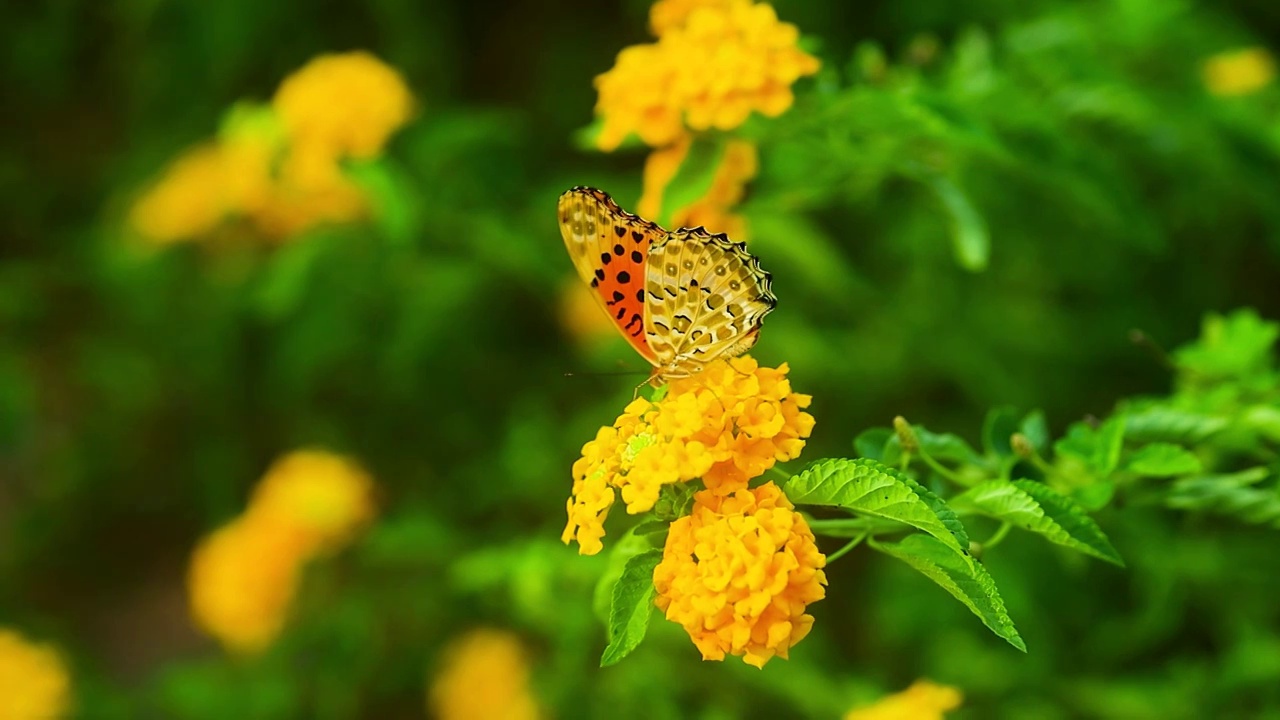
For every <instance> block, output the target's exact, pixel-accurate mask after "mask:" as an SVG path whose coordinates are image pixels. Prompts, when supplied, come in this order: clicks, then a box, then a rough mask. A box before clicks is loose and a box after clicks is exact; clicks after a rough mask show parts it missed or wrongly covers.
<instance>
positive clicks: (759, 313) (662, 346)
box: [645, 228, 778, 364]
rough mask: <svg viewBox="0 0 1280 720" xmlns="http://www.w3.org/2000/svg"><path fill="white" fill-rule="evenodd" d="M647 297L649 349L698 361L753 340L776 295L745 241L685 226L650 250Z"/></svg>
mask: <svg viewBox="0 0 1280 720" xmlns="http://www.w3.org/2000/svg"><path fill="white" fill-rule="evenodd" d="M645 302H646V304H647V305H648V312H649V331H648V335H649V338H648V344H649V347H650V348H652V350H653V352H654V354H655V355H656V356H658V357H660V358H672V359H674V360H675V361H676V362H677V364H679V363H684V362H687V363H691V364H703V363H707V362H710V361H712V360H714V359H716V358H717V357H720V356H722V355H725V356H729V357H732V356H735V355H740V354H742V353H743V352H745V351H746V350H747V349H748V348H750V347H751V345H752V344H753V343H754V342H755V338H756V332H757V331H758V330H759V328H760V323H761V322H762V320H763V319H764V316H765V315H767V314H768V313H769V311H771V310H773V308H774V306H776V305H777V302H778V301H777V298H775V297H774V296H773V292H772V290H771V289H770V278H769V274H768V273H766V272H764V271H763V270H761V269H760V261H759V260H757V259H756V258H755V257H754V256H753V255H751V254H750V253H748V252H747V250H746V246H745V245H744V244H742V243H734V242H731V241H730V240H729V238H728V237H727V236H725V235H722V234H715V235H713V234H711V233H708V232H707V231H706V230H704V229H703V228H693V229H688V228H682V229H680V230H676V231H674V232H672V233H670V235H669V236H668V237H667V238H666V239H665V240H663V241H662V242H661V243H657V244H655V246H654V247H653V249H652V250H651V251H650V252H649V263H648V268H647V271H646V280H645Z"/></svg>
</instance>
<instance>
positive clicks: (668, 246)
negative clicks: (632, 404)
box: [558, 186, 778, 384]
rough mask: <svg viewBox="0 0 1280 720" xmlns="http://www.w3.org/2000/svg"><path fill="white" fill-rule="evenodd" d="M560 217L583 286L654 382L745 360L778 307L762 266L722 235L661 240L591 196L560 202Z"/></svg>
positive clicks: (695, 231) (694, 233)
mask: <svg viewBox="0 0 1280 720" xmlns="http://www.w3.org/2000/svg"><path fill="white" fill-rule="evenodd" d="M558 210H559V218H560V234H561V235H562V236H563V237H564V244H565V247H566V248H568V250H569V256H570V257H571V258H573V264H574V267H576V268H577V270H578V276H579V277H581V278H582V280H583V282H586V283H588V284H590V285H591V289H592V295H593V296H594V297H595V298H596V300H597V301H598V302H599V304H600V307H602V308H603V309H604V311H605V312H606V313H608V314H609V317H610V318H612V319H613V321H614V325H615V326H616V327H617V328H618V330H619V331H620V332H621V333H622V335H623V336H624V337H626V339H627V341H628V342H630V343H631V346H632V347H633V348H635V349H636V352H638V353H640V355H641V357H643V358H644V359H645V360H648V361H649V363H650V364H651V365H653V373H652V374H651V375H650V378H649V379H650V382H653V383H656V384H661V382H664V381H665V380H666V379H668V378H679V377H688V376H690V375H693V374H695V373H697V372H699V371H700V370H702V368H703V366H705V365H706V364H707V363H710V362H711V361H713V360H715V359H717V358H721V357H726V358H729V357H736V356H738V355H741V354H742V353H744V352H746V351H747V350H748V349H750V348H751V346H752V345H755V343H756V340H757V338H758V337H759V335H760V325H761V322H762V321H763V320H764V316H765V315H768V314H769V312H770V311H771V310H773V308H774V307H775V306H777V304H778V299H777V298H776V297H774V295H773V292H772V291H771V289H770V276H769V273H767V272H765V271H763V270H761V269H760V261H759V260H758V259H756V257H755V256H753V255H751V254H750V253H748V252H747V250H746V245H745V244H743V243H740V242H739V243H735V242H732V241H730V240H729V238H728V236H726V235H724V234H713V233H709V232H707V231H706V229H704V228H701V227H696V228H680V229H679V230H674V231H667V230H664V229H662V228H661V227H660V226H658V225H657V224H656V223H653V222H650V221H648V220H645V219H644V218H641V217H638V216H636V215H633V214H631V213H629V212H627V211H625V210H623V209H622V208H620V207H618V204H617V203H616V202H614V201H613V198H611V197H609V195H608V194H607V193H605V192H603V191H600V190H596V189H595V188H589V187H582V186H579V187H575V188H573V189H572V190H569V191H568V192H566V193H564V194H563V195H561V196H560V203H559V208H558Z"/></svg>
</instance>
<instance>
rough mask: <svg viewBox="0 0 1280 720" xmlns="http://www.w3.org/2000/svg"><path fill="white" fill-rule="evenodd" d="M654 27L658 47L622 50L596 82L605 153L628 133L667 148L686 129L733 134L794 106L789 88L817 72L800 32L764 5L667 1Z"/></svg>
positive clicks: (656, 9)
mask: <svg viewBox="0 0 1280 720" xmlns="http://www.w3.org/2000/svg"><path fill="white" fill-rule="evenodd" d="M651 22H652V24H653V27H654V30H655V32H657V33H658V41H657V42H656V43H650V44H647V45H633V46H631V47H628V48H625V49H623V50H622V52H620V53H619V54H618V59H617V63H616V64H615V65H614V67H613V68H612V69H611V70H609V71H608V72H606V73H604V74H602V75H600V76H599V77H597V78H596V88H597V90H598V91H599V99H598V101H597V103H596V112H597V113H598V114H599V115H600V116H601V118H602V119H603V121H604V124H603V127H602V129H601V132H600V135H599V137H598V138H597V144H598V146H599V147H600V149H602V150H605V151H609V150H613V149H615V148H617V147H618V145H619V144H621V143H622V141H623V139H625V138H626V137H627V136H628V135H630V134H631V133H635V134H637V135H638V136H639V137H640V139H641V140H643V141H644V142H645V143H647V144H648V145H651V146H653V147H662V146H665V145H669V144H671V143H674V142H676V141H678V140H679V139H680V138H681V136H683V135H684V134H685V133H686V132H687V130H686V128H688V129H692V130H709V129H712V128H715V129H718V130H731V129H733V128H736V127H738V126H739V125H741V124H742V123H743V122H745V121H746V119H747V117H748V116H749V115H750V114H751V113H752V112H753V111H754V112H760V113H762V114H764V115H767V116H769V117H776V116H777V115H780V114H781V113H782V112H784V111H785V110H786V109H787V108H789V107H791V104H792V102H793V97H792V94H791V85H792V84H793V83H795V81H796V80H798V79H799V78H801V77H803V76H805V75H812V74H813V73H815V72H817V71H818V60H817V59H816V58H814V57H813V56H811V55H809V54H807V53H805V52H804V51H803V50H800V49H799V47H797V41H798V40H799V37H800V35H799V32H798V31H797V30H796V27H795V26H794V25H791V24H789V23H784V22H780V21H779V20H778V16H777V14H776V13H775V12H774V9H773V6H771V5H768V4H767V3H753V2H748V1H746V0H736V1H729V2H723V1H722V2H689V1H688V0H685V1H684V2H678V3H671V2H663V3H659V4H658V5H657V6H655V7H654V13H653V15H652V18H651Z"/></svg>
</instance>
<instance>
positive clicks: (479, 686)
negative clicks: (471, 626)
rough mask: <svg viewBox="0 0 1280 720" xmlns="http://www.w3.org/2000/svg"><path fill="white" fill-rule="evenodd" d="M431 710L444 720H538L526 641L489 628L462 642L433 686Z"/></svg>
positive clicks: (446, 658)
mask: <svg viewBox="0 0 1280 720" xmlns="http://www.w3.org/2000/svg"><path fill="white" fill-rule="evenodd" d="M427 706H428V712H430V713H431V714H432V716H433V717H436V718H439V720H536V719H537V718H538V717H539V716H540V713H539V712H538V703H537V700H536V699H535V698H534V696H533V693H532V692H531V690H530V687H529V662H528V658H527V657H526V655H525V649H524V645H523V644H521V642H520V639H519V638H518V637H516V636H515V635H513V634H511V633H509V632H506V631H503V630H494V629H487V628H486V629H479V630H473V631H471V632H469V633H467V634H466V635H464V636H462V637H461V638H459V639H458V640H456V641H455V642H454V644H453V645H452V647H450V648H449V649H448V650H447V651H446V653H445V656H444V659H443V662H442V664H441V668H440V671H439V672H438V673H437V674H436V677H435V680H434V681H433V682H432V683H431V687H430V690H429V691H428V694H427Z"/></svg>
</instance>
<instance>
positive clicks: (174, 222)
mask: <svg viewBox="0 0 1280 720" xmlns="http://www.w3.org/2000/svg"><path fill="white" fill-rule="evenodd" d="M412 106H413V98H412V96H411V95H410V93H409V89H408V87H407V86H406V85H405V83H404V80H403V79H402V78H401V77H400V75H399V73H397V72H396V71H395V70H394V69H393V68H391V67H390V66H388V65H386V64H384V63H382V62H381V61H380V60H378V59H377V58H375V57H374V56H372V55H370V54H369V53H365V52H352V53H346V54H342V55H323V56H320V57H318V58H316V59H315V60H312V61H311V62H310V63H308V64H307V65H306V66H305V67H303V68H302V69H301V70H299V71H297V72H296V73H294V74H293V75H290V76H289V77H288V78H286V79H285V81H284V82H283V83H281V85H280V88H279V90H278V91H277V92H276V95H275V98H274V100H273V101H272V105H271V107H262V106H254V105H244V104H242V105H239V106H237V107H236V108H235V109H234V110H233V111H232V115H231V119H232V120H233V121H234V120H241V122H233V123H231V127H230V128H229V130H228V131H226V132H224V133H223V135H222V136H221V137H219V138H218V140H217V141H216V142H212V143H208V144H205V145H201V146H198V147H196V148H194V149H192V150H190V151H188V153H186V154H185V155H183V156H182V157H180V158H179V159H178V160H177V161H175V162H174V163H173V165H171V166H170V168H169V169H168V170H167V171H166V172H165V174H164V175H163V176H162V177H161V179H160V180H159V181H158V182H157V183H156V184H155V185H154V186H152V187H151V188H150V189H149V190H148V191H147V192H146V193H145V194H144V195H143V196H142V197H140V198H139V199H138V200H137V202H136V203H135V204H134V207H133V208H132V211H131V213H130V224H131V225H132V226H133V227H134V228H135V229H136V230H137V231H138V232H139V233H140V234H141V235H142V236H143V237H145V238H147V239H149V240H151V241H152V242H155V243H157V244H169V243H173V242H177V241H181V240H193V239H197V238H199V237H201V236H204V235H207V234H208V233H209V232H210V231H212V230H213V229H214V228H216V227H217V226H218V225H219V224H220V223H221V222H223V221H224V220H226V219H228V218H232V217H236V218H245V219H248V220H249V221H250V222H251V223H252V224H253V226H254V227H255V228H256V230H257V231H258V232H260V233H262V234H264V235H266V236H268V237H271V238H287V237H290V236H293V235H296V234H298V233H300V232H302V231H303V230H306V229H308V228H311V227H314V226H316V225H319V224H322V223H345V222H351V221H354V220H358V219H361V218H363V217H365V216H367V215H368V214H369V201H368V198H366V196H365V193H364V192H363V191H362V190H361V189H360V188H359V187H357V186H356V185H355V183H353V182H352V181H351V179H350V178H349V177H347V175H346V174H345V173H344V172H343V168H342V162H343V161H344V160H346V159H350V158H357V159H367V158H370V157H374V156H376V155H377V154H378V153H380V152H381V151H382V148H383V146H384V145H385V144H386V141H387V139H388V138H389V137H390V135H391V133H393V132H395V131H396V130H397V129H398V128H400V127H401V126H402V125H403V124H404V123H405V122H406V121H407V120H408V118H409V116H410V114H411V113H412Z"/></svg>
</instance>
